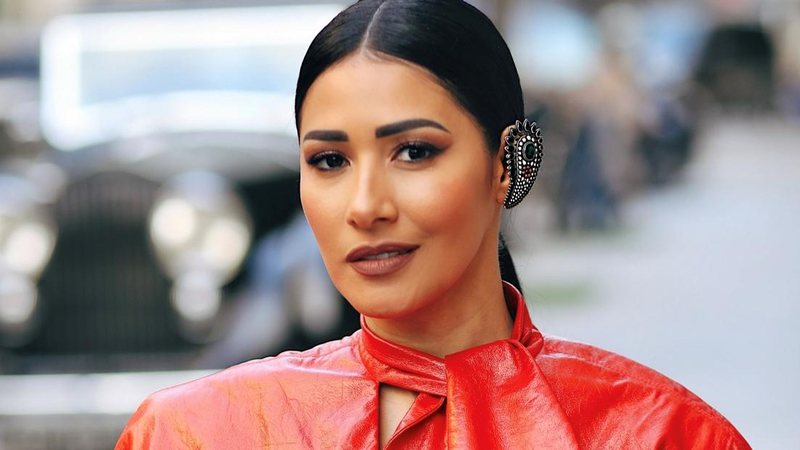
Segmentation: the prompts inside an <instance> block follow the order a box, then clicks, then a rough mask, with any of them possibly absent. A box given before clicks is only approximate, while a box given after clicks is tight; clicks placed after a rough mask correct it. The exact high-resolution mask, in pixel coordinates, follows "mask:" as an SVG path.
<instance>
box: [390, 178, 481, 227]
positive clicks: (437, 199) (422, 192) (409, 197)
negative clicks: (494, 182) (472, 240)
mask: <svg viewBox="0 0 800 450" xmlns="http://www.w3.org/2000/svg"><path fill="white" fill-rule="evenodd" d="M484 172H485V167H483V166H477V165H476V166H474V167H458V168H452V169H443V170H440V171H437V172H436V174H435V175H434V174H431V175H432V176H427V177H420V179H418V180H413V181H411V180H407V181H406V182H405V183H403V185H404V186H406V188H405V189H407V190H410V191H411V192H406V194H405V195H402V196H400V198H403V199H404V201H403V203H404V207H403V208H402V209H403V210H404V212H405V213H406V214H407V215H408V217H409V218H410V219H411V220H412V221H413V222H414V223H415V224H416V225H417V226H418V227H419V228H420V229H422V230H423V231H424V232H426V233H427V234H431V235H443V236H447V235H450V236H453V238H455V237H457V236H458V237H463V235H464V234H470V233H472V234H474V232H475V230H476V229H477V228H481V227H483V226H485V224H486V221H487V220H488V219H490V218H491V216H492V213H491V208H492V205H493V196H492V195H491V190H490V186H489V180H488V179H486V175H485V173H484ZM476 237H477V238H480V237H482V236H480V234H478V235H477V236H476Z"/></svg>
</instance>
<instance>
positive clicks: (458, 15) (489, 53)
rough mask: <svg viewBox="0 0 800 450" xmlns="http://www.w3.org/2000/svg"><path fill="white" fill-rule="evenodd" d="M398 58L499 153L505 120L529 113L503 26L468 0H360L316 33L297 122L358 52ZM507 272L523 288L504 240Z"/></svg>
mask: <svg viewBox="0 0 800 450" xmlns="http://www.w3.org/2000/svg"><path fill="white" fill-rule="evenodd" d="M361 51H364V52H367V53H368V54H369V55H370V56H375V57H378V58H383V57H387V58H396V59H399V60H402V61H406V62H409V63H412V64H415V65H416V66H419V67H421V68H423V69H425V70H427V71H428V72H430V73H431V74H432V75H433V76H434V77H435V78H436V80H437V81H438V82H439V83H440V84H441V85H442V86H443V87H444V88H445V89H446V90H447V91H448V92H449V93H450V94H451V95H452V96H453V98H454V99H455V100H456V102H457V103H458V104H459V105H460V106H461V107H463V108H464V110H465V111H466V112H467V113H468V114H469V115H470V116H472V118H473V119H474V120H475V122H476V123H477V124H478V126H479V127H480V128H481V130H482V132H483V136H484V140H485V144H486V148H487V151H489V152H490V153H494V152H495V151H496V150H497V149H498V148H499V146H500V137H501V135H502V133H503V131H504V129H505V128H506V127H508V126H509V125H511V124H513V123H514V122H515V121H516V120H518V119H522V118H523V116H524V107H523V97H522V88H521V86H520V80H519V74H518V72H517V68H516V66H515V64H514V60H513V58H512V57H511V52H510V50H509V49H508V46H507V45H506V43H505V41H504V40H503V37H502V36H501V35H500V32H499V31H498V30H497V28H496V27H495V26H494V24H493V23H492V21H491V20H489V18H488V17H486V16H485V15H484V14H483V13H482V12H480V11H479V10H478V9H477V8H475V7H474V6H472V5H470V4H469V3H466V2H464V1H462V0H361V1H359V2H357V3H355V4H353V5H351V6H350V7H348V8H347V9H345V10H344V11H342V12H341V13H339V14H338V15H337V16H336V17H335V18H334V19H333V20H332V21H331V22H330V23H329V24H328V25H326V26H325V28H323V29H322V31H320V33H319V34H318V35H317V36H316V37H315V38H314V40H313V41H312V43H311V46H310V47H309V49H308V51H307V52H306V55H305V58H304V59H303V63H302V65H301V67H300V75H299V78H298V80H297V90H296V95H295V124H296V125H297V129H298V132H299V130H300V115H301V114H300V113H301V110H302V107H303V101H304V100H305V97H306V94H307V93H308V89H309V88H310V87H311V85H312V84H313V83H314V81H315V80H316V79H317V78H318V77H319V76H320V74H322V73H323V72H325V71H326V70H327V69H328V68H330V67H331V66H333V65H335V64H336V63H338V62H340V61H341V60H343V59H344V58H346V57H348V56H350V55H352V54H354V53H356V52H361ZM499 250H500V267H501V274H502V276H503V279H504V280H506V281H508V282H510V283H512V284H514V285H515V286H516V287H517V288H520V285H519V280H518V279H517V275H516V271H515V270H514V265H513V262H512V261H511V257H510V255H509V254H508V251H507V250H506V248H505V243H504V242H503V241H502V239H500V245H499Z"/></svg>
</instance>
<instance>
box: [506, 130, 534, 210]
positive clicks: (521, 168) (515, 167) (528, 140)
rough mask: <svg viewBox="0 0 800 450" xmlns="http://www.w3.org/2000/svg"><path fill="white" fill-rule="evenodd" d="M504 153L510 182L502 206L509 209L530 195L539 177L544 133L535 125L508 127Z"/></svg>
mask: <svg viewBox="0 0 800 450" xmlns="http://www.w3.org/2000/svg"><path fill="white" fill-rule="evenodd" d="M505 150H506V168H507V169H508V176H509V178H510V180H509V185H508V191H507V192H506V198H505V200H504V201H503V205H504V206H505V207H506V208H509V209H510V208H513V207H514V206H517V204H519V202H521V201H522V199H523V198H525V196H526V195H528V192H530V190H531V188H532V187H533V182H534V181H536V176H537V175H538V174H539V167H541V165H542V156H543V155H544V147H543V146H542V130H541V129H540V128H539V126H538V125H536V122H529V121H528V119H525V121H524V122H520V121H519V120H518V121H517V123H516V124H514V125H513V126H511V127H509V130H508V135H507V136H506V145H505Z"/></svg>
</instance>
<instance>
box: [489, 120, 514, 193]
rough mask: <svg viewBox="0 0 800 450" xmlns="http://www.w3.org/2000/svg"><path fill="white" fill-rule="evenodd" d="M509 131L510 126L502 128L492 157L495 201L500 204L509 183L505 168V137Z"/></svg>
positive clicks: (508, 174)
mask: <svg viewBox="0 0 800 450" xmlns="http://www.w3.org/2000/svg"><path fill="white" fill-rule="evenodd" d="M509 131H510V128H509V127H506V129H505V130H503V134H502V135H501V136H500V143H499V146H498V148H497V152H496V155H495V158H494V164H493V172H492V180H493V182H494V184H495V186H496V188H495V196H496V199H497V203H499V204H500V205H502V204H503V202H504V201H505V199H506V192H508V186H509V185H510V184H511V176H510V175H511V174H510V173H509V171H508V169H507V168H506V137H507V136H508V133H509Z"/></svg>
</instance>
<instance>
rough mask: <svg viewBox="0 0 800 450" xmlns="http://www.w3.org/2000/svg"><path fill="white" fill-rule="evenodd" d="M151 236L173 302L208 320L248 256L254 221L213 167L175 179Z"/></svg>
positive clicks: (157, 209) (187, 315)
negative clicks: (226, 284)
mask: <svg viewBox="0 0 800 450" xmlns="http://www.w3.org/2000/svg"><path fill="white" fill-rule="evenodd" d="M149 230H150V239H151V242H152V244H153V248H154V249H155V253H156V255H157V256H158V260H159V261H160V263H161V266H162V267H163V268H164V270H165V272H166V273H167V275H168V276H170V277H171V278H172V280H173V282H174V284H173V291H172V305H173V307H174V308H175V310H176V311H177V312H178V313H179V315H180V317H181V318H182V319H184V320H185V321H188V322H191V323H206V322H208V321H210V320H211V319H213V317H214V316H215V315H216V313H217V311H218V309H219V303H220V299H221V293H220V289H221V288H222V286H223V285H224V284H225V283H227V282H228V281H230V279H231V278H233V276H234V275H236V273H237V272H238V270H239V267H240V266H241V264H242V262H243V261H244V258H245V256H246V255H247V251H248V249H249V248H250V243H251V240H252V225H251V222H250V217H249V215H248V214H247V211H246V209H245V207H244V204H243V203H242V201H241V200H240V199H239V197H238V196H237V195H236V194H235V192H234V191H233V189H232V188H231V186H230V185H229V184H228V182H227V181H226V180H225V179H224V178H222V177H220V176H218V175H215V174H212V173H208V172H191V173H185V174H182V175H179V176H177V177H175V178H174V179H172V180H170V181H169V182H168V183H166V185H165V186H164V189H163V191H162V192H161V194H160V195H159V197H158V198H157V200H156V203H155V205H154V207H153V211H152V213H151V215H150V223H149Z"/></svg>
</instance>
